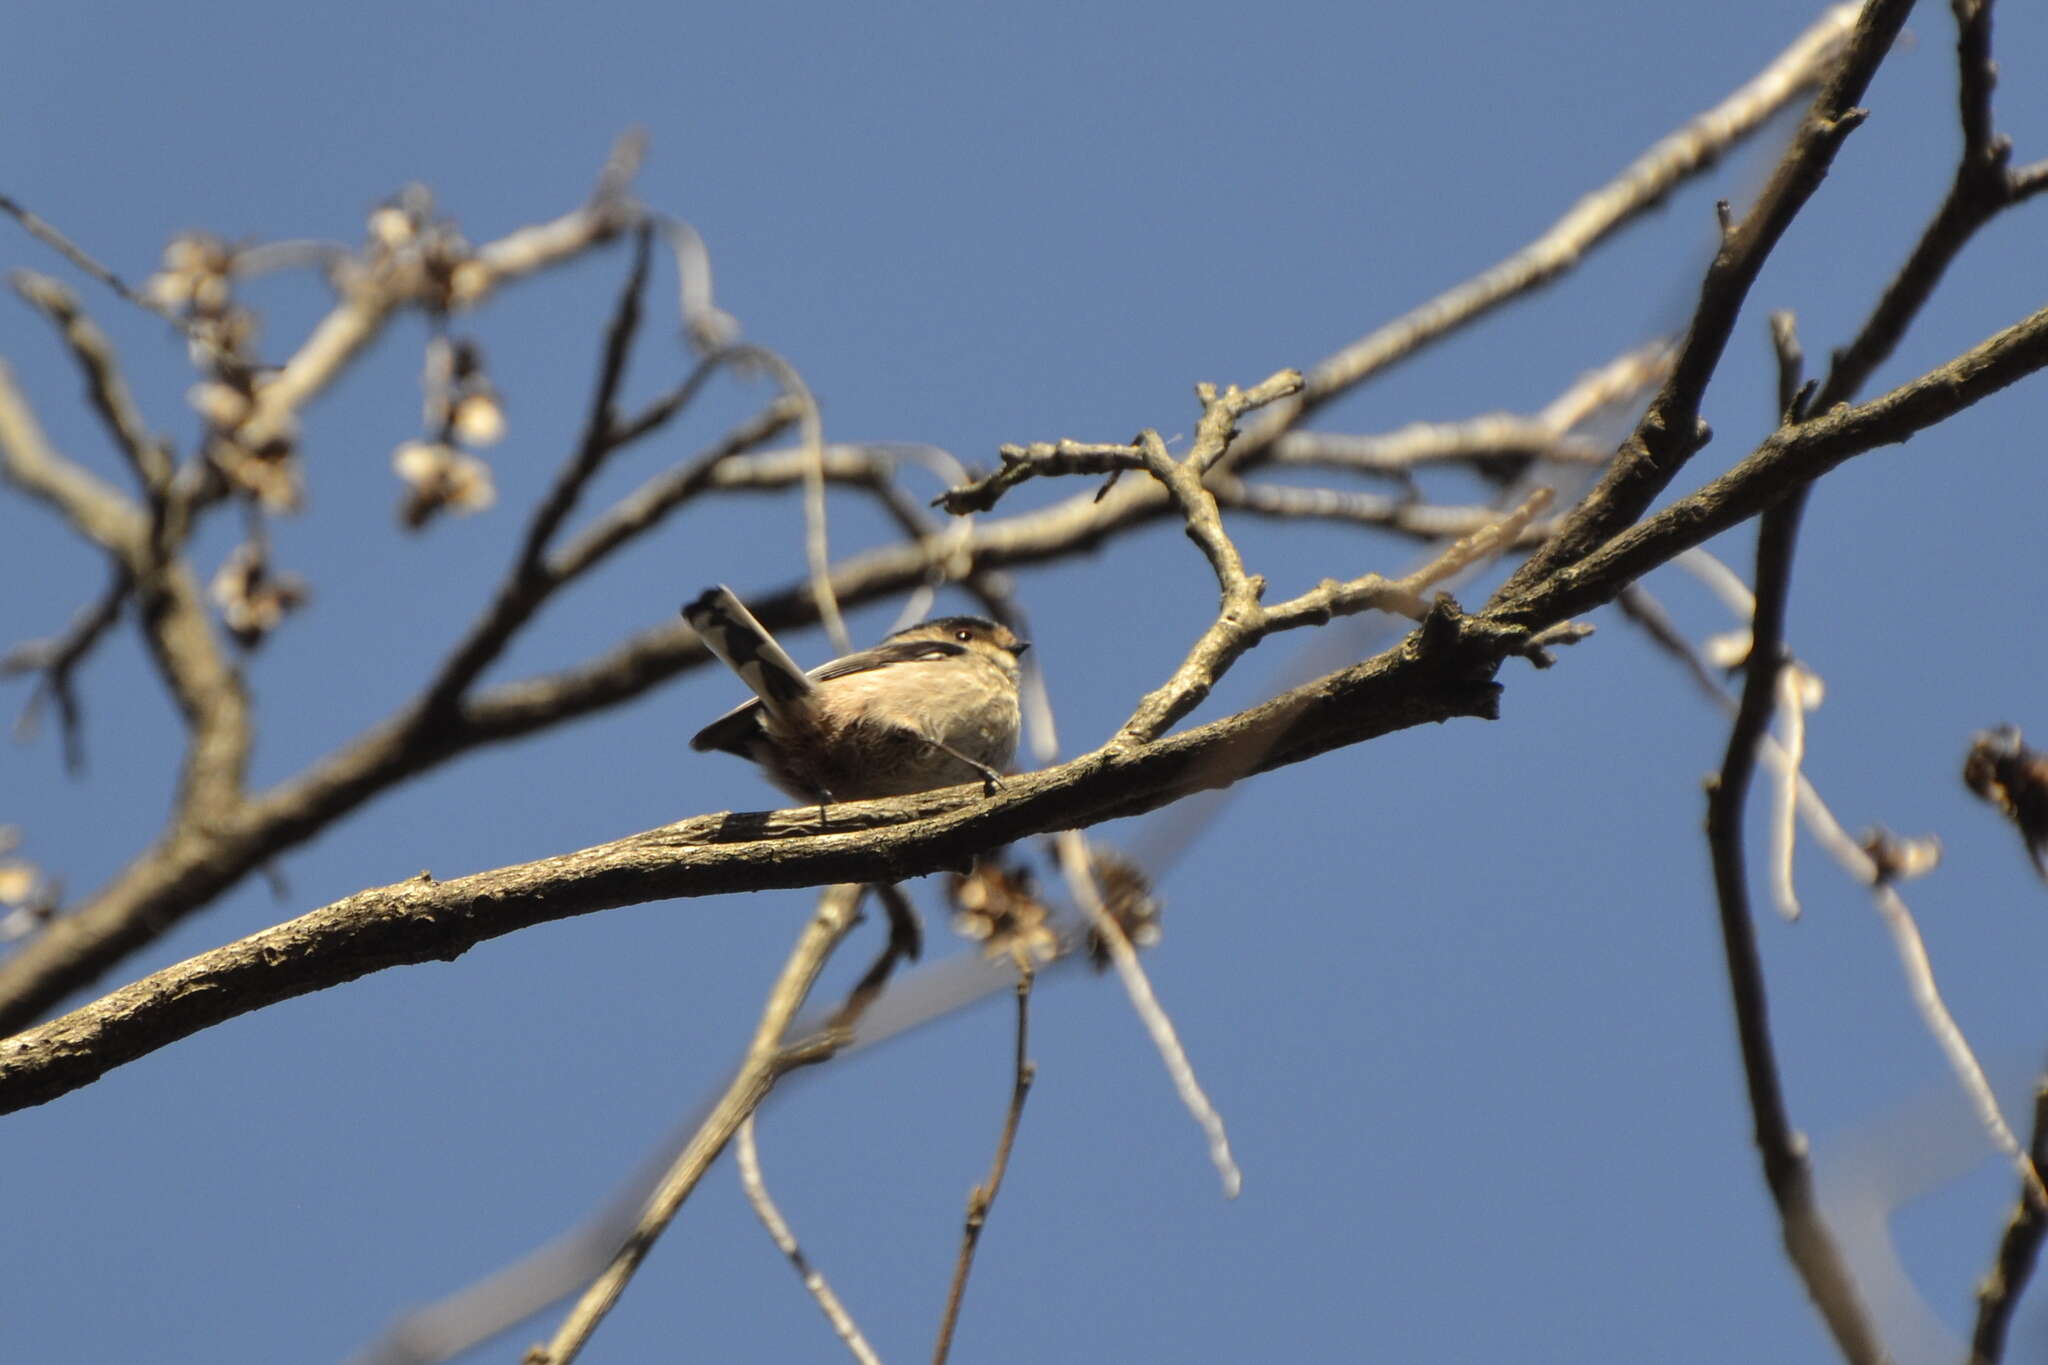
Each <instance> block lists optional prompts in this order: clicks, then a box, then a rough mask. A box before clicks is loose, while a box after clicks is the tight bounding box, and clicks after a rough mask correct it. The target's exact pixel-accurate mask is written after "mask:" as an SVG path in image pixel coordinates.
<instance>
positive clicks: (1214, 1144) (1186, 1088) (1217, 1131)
mask: <svg viewBox="0 0 2048 1365" xmlns="http://www.w3.org/2000/svg"><path fill="white" fill-rule="evenodd" d="M1054 846H1055V848H1056V850H1057V852H1058V854H1059V864H1060V872H1061V873H1062V874H1063V875H1064V876H1065V877H1066V880H1067V889H1068V891H1069V892H1070V893H1071V894H1072V896H1073V898H1074V904H1076V905H1078V906H1079V907H1081V912H1082V913H1083V914H1085V915H1086V916H1087V917H1088V926H1089V929H1090V931H1091V934H1092V938H1091V940H1090V941H1091V943H1092V944H1093V945H1094V949H1093V950H1094V951H1096V952H1099V953H1100V954H1101V955H1102V956H1103V957H1106V958H1107V959H1108V961H1109V965H1110V966H1112V967H1114V968H1115V969H1116V974H1117V980H1118V981H1119V982H1121V983H1122V985H1123V988H1124V994H1125V995H1126V996H1127V997H1128V998H1129V999H1130V1002H1131V1009H1132V1011H1133V1012H1134V1013H1135V1014H1136V1015H1137V1016H1138V1022H1140V1023H1141V1024H1143V1025H1144V1026H1145V1033H1146V1035H1147V1036H1148V1037H1150V1038H1151V1040H1152V1046H1153V1047H1154V1048H1156V1049H1157V1050H1158V1052H1159V1057H1160V1060H1161V1061H1163V1062H1164V1063H1166V1074H1167V1077H1168V1078H1169V1079H1170V1080H1172V1082H1173V1090H1174V1093H1175V1094H1176V1095H1178V1096H1180V1102H1181V1103H1182V1104H1183V1105H1184V1106H1186V1108H1187V1111H1188V1113H1190V1114H1192V1115H1194V1119H1195V1122H1196V1123H1197V1124H1198V1125H1200V1127H1201V1129H1202V1136H1203V1137H1204V1138H1205V1139H1207V1141H1208V1145H1209V1161H1210V1164H1212V1165H1213V1166H1215V1168H1216V1174H1217V1176H1218V1177H1219V1178H1220V1179H1221V1180H1222V1181H1223V1197H1224V1198H1225V1199H1235V1198H1237V1196H1238V1193H1239V1192H1240V1191H1241V1190H1243V1189H1244V1173H1243V1172H1242V1171H1240V1170H1239V1169H1238V1166H1237V1158H1236V1157H1235V1156H1233V1155H1232V1154H1231V1151H1230V1135H1229V1133H1228V1132H1227V1131H1226V1130H1225V1128H1224V1126H1223V1115H1222V1114H1221V1113H1220V1112H1218V1110H1217V1108H1216V1106H1215V1105H1214V1104H1213V1103H1211V1102H1210V1100H1209V1096H1208V1093H1207V1092H1206V1091H1204V1090H1203V1089H1202V1083H1201V1082H1200V1081H1199V1080H1197V1079H1195V1067H1194V1063H1193V1062H1191V1061H1189V1060H1188V1053H1187V1049H1186V1048H1184V1047H1182V1046H1181V1041H1180V1033H1179V1031H1178V1030H1176V1029H1175V1028H1174V1026H1173V1019H1172V1018H1171V1016H1169V1015H1168V1014H1167V1013H1166V1007H1165V1006H1164V1005H1161V1004H1160V1003H1159V997H1158V996H1157V994H1155V993H1154V992H1153V990H1152V982H1151V979H1150V978H1149V977H1147V976H1146V975H1145V967H1144V964H1143V963H1141V962H1139V961H1138V954H1137V951H1136V950H1135V949H1134V948H1133V947H1132V946H1131V936H1130V935H1129V934H1127V933H1125V932H1124V926H1123V925H1122V924H1121V923H1119V922H1118V921H1117V917H1116V916H1115V915H1113V914H1111V913H1110V910H1109V906H1108V905H1107V904H1106V903H1105V901H1104V899H1103V895H1102V887H1101V886H1100V884H1098V883H1097V881H1096V875H1095V874H1096V870H1095V857H1094V854H1093V852H1092V851H1091V850H1090V849H1089V847H1088V839H1087V837H1086V836H1085V835H1083V834H1082V833H1081V831H1079V830H1075V829H1069V830H1062V831H1060V833H1059V834H1058V835H1056V836H1055V837H1054Z"/></svg>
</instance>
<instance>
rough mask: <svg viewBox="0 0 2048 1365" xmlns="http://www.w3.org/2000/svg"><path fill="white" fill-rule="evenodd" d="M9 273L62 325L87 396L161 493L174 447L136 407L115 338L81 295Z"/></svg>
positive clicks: (152, 489)
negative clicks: (87, 308)
mask: <svg viewBox="0 0 2048 1365" xmlns="http://www.w3.org/2000/svg"><path fill="white" fill-rule="evenodd" d="M9 278H10V279H11V280H12V282H13V284H14V289H15V292H16V293H18V294H20V295H21V296H22V297H23V298H25V299H27V300H28V301H29V302H30V303H32V304H34V305H35V306H36V307H37V308H38V309H40V310H41V311H42V313H43V314H44V316H46V317H48V318H49V319H50V321H51V322H53V323H55V324H56V326H57V328H58V331H59V332H60V333H61V334H62V335H63V337H64V343H65V345H66V346H67V347H69V348H70V351H71V355H72V358H73V359H74V360H76V361H77V362H78V367H79V369H80V370H81V371H83V372H84V374H85V391H86V396H87V397H88V398H89V399H90V400H91V402H92V406H93V410H94V411H95V412H97V413H98V414H99V415H100V421H101V422H102V424H104V425H105V427H106V428H107V431H108V432H109V434H111V435H112V436H113V438H114V444H115V446H116V447H117V448H118V449H119V450H120V452H121V454H122V455H123V456H124V457H126V459H127V461H128V464H129V466H130V467H131V468H132V469H134V471H135V475H136V477H137V478H138V479H139V480H140V481H141V483H142V486H143V488H144V490H145V491H147V492H148V493H149V494H151V495H152V496H153V497H161V496H162V494H163V492H164V490H165V488H167V487H168V486H169V484H170V481H171V456H170V452H169V451H168V450H166V449H165V448H164V443H163V442H162V441H160V440H158V439H157V438H156V437H155V436H153V435H151V434H150V431H149V427H148V425H147V424H146V423H145V422H144V421H143V419H142V412H141V410H140V409H139V408H137V407H136V406H135V398H134V395H132V394H131V393H129V391H128V383H127V381H126V380H125V379H123V378H122V377H121V362H120V360H119V359H118V358H117V357H116V356H115V354H114V346H113V343H112V342H110V341H108V340H107V337H106V333H104V332H102V331H100V329H99V328H98V327H96V326H94V325H93V321H92V319H91V318H89V317H87V316H86V315H85V310H84V308H83V307H82V306H80V304H79V302H78V296H77V295H75V294H73V293H72V292H71V291H70V290H69V289H66V288H65V287H64V286H63V285H61V284H59V283H58V282H57V281H55V280H53V279H50V278H49V277H48V276H46V275H38V274H36V273H34V272H33V271H28V270H17V271H15V272H14V273H13V275H11V276H10V277H9Z"/></svg>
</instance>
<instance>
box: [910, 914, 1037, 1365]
mask: <svg viewBox="0 0 2048 1365" xmlns="http://www.w3.org/2000/svg"><path fill="white" fill-rule="evenodd" d="M1014 961H1015V963H1016V967H1017V1049H1016V1056H1015V1060H1014V1063H1013V1067H1014V1071H1013V1079H1012V1081H1011V1083H1010V1107H1009V1109H1008V1110H1007V1111H1005V1112H1004V1114H1003V1131H1002V1134H1001V1136H999V1137H998V1138H997V1139H996V1155H995V1160H994V1161H992V1162H991V1163H990V1164H989V1169H988V1179H987V1180H986V1181H984V1182H983V1183H981V1184H979V1185H976V1186H975V1187H974V1188H973V1189H972V1190H970V1191H969V1192H968V1195H967V1221H966V1224H965V1226H964V1228H963V1229H962V1231H961V1234H960V1255H959V1257H958V1258H957V1259H956V1260H955V1261H954V1263H953V1281H952V1284H951V1286H950V1287H948V1289H947V1290H946V1310H945V1313H944V1314H943V1315H942V1316H941V1317H940V1319H939V1337H938V1342H937V1344H936V1345H934V1346H933V1347H932V1365H946V1357H947V1356H948V1355H950V1354H951V1353H952V1350H953V1329H954V1328H955V1327H956V1326H957V1325H958V1324H959V1321H960V1302H961V1300H962V1298H964V1297H965V1295H966V1293H967V1276H968V1272H969V1271H971V1270H972V1269H973V1268H974V1251H975V1248H976V1247H978V1246H980V1245H981V1230H982V1229H983V1228H984V1227H986V1226H987V1224H988V1211H989V1209H990V1208H992V1207H993V1206H994V1204H995V1202H996V1195H997V1194H998V1193H999V1192H1000V1191H1001V1190H1002V1188H1003V1176H1004V1175H1005V1174H1006V1173H1007V1172H1008V1171H1009V1169H1010V1149H1011V1147H1013V1146H1014V1145H1015V1144H1016V1141H1017V1123H1018V1120H1020V1119H1022V1118H1023V1117H1024V1101H1025V1099H1026V1097H1028V1096H1029V1095H1030V1093H1031V1082H1032V1080H1033V1079H1034V1078H1035V1077H1036V1075H1037V1071H1038V1069H1037V1067H1035V1066H1034V1065H1033V1064H1032V1062H1031V1055H1030V1052H1029V1050H1028V1044H1029V1042H1030V1035H1031V982H1032V978H1033V975H1034V972H1033V968H1032V965H1031V956H1030V954H1029V953H1020V954H1018V955H1016V957H1015V959H1014Z"/></svg>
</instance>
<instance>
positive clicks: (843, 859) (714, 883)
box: [0, 606, 1522, 1112]
mask: <svg viewBox="0 0 2048 1365" xmlns="http://www.w3.org/2000/svg"><path fill="white" fill-rule="evenodd" d="M1521 643H1522V637H1520V636H1518V635H1516V634H1514V633H1513V632H1507V633H1502V632H1496V631H1493V630H1491V629H1490V628H1487V627H1485V626H1483V625H1482V624H1480V623H1478V622H1475V621H1472V620H1471V619H1470V618H1466V617H1461V616H1458V615H1457V614H1456V613H1455V612H1454V611H1452V610H1450V609H1449V608H1447V607H1441V606H1440V607H1439V608H1437V609H1436V610H1434V611H1433V612H1432V614H1431V615H1430V617H1429V619H1428V620H1427V621H1426V622H1425V623H1424V625H1423V628H1422V630H1421V631H1419V632H1416V633H1414V634H1412V635H1411V636H1410V638H1409V639H1408V640H1407V641H1406V642H1404V643H1403V644H1402V645H1400V646H1398V647H1396V648H1395V649H1392V650H1389V651H1387V652H1386V653H1384V654H1382V655H1380V656H1379V657H1378V658H1375V659H1371V660H1368V661H1366V662H1364V663H1361V664H1356V665H1354V666H1352V667H1350V668H1347V669H1344V670H1342V671H1341V672H1338V673H1333V674H1330V675H1328V676H1326V677H1322V678H1318V679H1316V680H1315V681H1313V682H1310V683H1308V684H1305V685H1304V686H1302V687H1299V688H1295V689H1293V690H1292V691H1289V692H1285V693H1282V694H1281V695H1280V696H1278V697H1276V698H1274V699H1272V700H1271V701H1268V702H1265V703H1262V704H1260V705H1258V706H1254V707H1251V708H1249V709H1248V710H1245V711H1242V712H1239V713H1238V714H1237V715H1234V716H1231V717H1228V718H1226V719H1224V720H1220V721H1212V722H1211V723H1209V724H1207V725H1203V726H1198V727H1196V728H1194V729H1191V730H1188V731H1186V732H1184V733H1182V734H1178V735H1174V736H1171V737H1168V738H1166V739H1162V740H1159V741H1156V742H1154V743H1151V744H1146V745H1139V746H1114V745H1113V746H1110V747H1106V748H1103V749H1098V750H1096V751H1095V752H1093V753H1090V754H1086V755H1083V756H1081V757H1080V758H1077V759H1074V760H1072V761H1071V762H1068V763H1065V764H1062V765H1060V766H1059V767H1056V768H1051V769H1047V770H1045V771H1043V772H1039V773H1033V774H1027V775H1024V776H1020V777H1012V778H1010V779H1008V780H1007V781H1006V782H1005V784H1004V786H1003V789H1002V790H1001V791H1000V792H998V793H997V794H996V795H995V796H994V797H983V796H982V795H981V793H980V787H979V786H978V785H972V784H970V785H969V786H966V787H958V788H952V789H949V790H945V791H938V792H926V793H922V794H920V795H917V796H909V797H896V798H892V799H889V800H885V801H864V802H848V803H843V804H840V805H835V806H834V807H833V808H832V821H831V825H830V828H829V829H827V830H820V829H819V828H818V821H817V812H816V811H815V809H813V808H809V807H805V808H803V809H800V810H795V811H788V812H783V813H780V814H773V815H770V814H759V815H747V816H741V815H734V814H730V813H724V814H718V815H709V816H700V817H697V818H695V819H692V820H687V821H683V822H682V823H680V824H676V825H670V826H667V827H665V828H662V829H659V830H654V831H651V832H649V833H647V834H643V835H637V836H634V837H632V838H629V839H624V840H620V841H617V842H614V843H611V844H605V845H600V846H598V847H596V848H592V849H586V850H584V851H582V852H580V853H571V854H565V855H562V856H558V857H553V858H544V859H542V860H540V861H538V862H534V863H527V864H523V865H520V866H517V867H510V868H504V869H500V870H499V871H495V872H485V873H478V874H475V875H472V876H468V877H463V878H459V879H456V880H454V881H448V882H435V881H433V880H432V879H431V878H425V877H422V878H416V879H414V880H411V881H407V882H401V883H398V884H396V885H393V886H388V887H381V888H377V889H373V890H369V891H364V892H360V893H358V894H356V895H354V896H350V897H348V898H346V899H344V900H341V901H337V902H335V903H334V904H333V905H330V906H328V907H326V908H324V909H321V910H316V911H313V912H312V913H310V914H307V915H303V916H300V917H299V918H298V919H295V920H291V921H288V922H287V923H284V924H281V925H277V926H275V927H274V928H271V929H267V930H264V931H263V932H261V933H258V934H255V935H252V936H251V937H248V938H245V939H242V940H239V941H238V942H236V943H233V944H230V945H228V946H226V947H223V948H219V949H215V950H213V951H212V952H209V953H205V954H202V955H200V956H199V957H195V958H192V959H190V960H188V961H186V962H184V963H181V964H179V965H177V966H174V967H171V968H168V969H166V970H164V971H161V972H157V973H154V974H152V975H150V976H147V977H144V978H143V979H142V980H140V981H137V982H135V983H133V984H131V985H129V986H125V987H123V988H121V989H120V990H117V991H115V992H114V993H113V994H111V995H109V996H106V997H104V998H102V999H101V1000H98V1001H95V1002H93V1003H91V1004H88V1005H86V1006H84V1007H82V1008H80V1009H77V1010H74V1011H72V1012H71V1013H69V1014H67V1015H64V1016H62V1017H60V1018H58V1019H54V1020H52V1021H50V1022H48V1023H46V1024H42V1025H39V1026H37V1027H34V1028H29V1029H27V1030H25V1031H23V1032H22V1033H20V1034H18V1035H16V1036H15V1037H12V1038H6V1039H0V1112H7V1111H11V1110H13V1109H19V1108H22V1107H25V1106H28V1105H33V1104H40V1103H43V1102H45V1101H48V1100H51V1099H54V1098H56V1097H57V1096H58V1095H61V1094H63V1093H65V1092H67V1091H70V1090H74V1089H77V1088H78V1087H79V1086H82V1085H86V1084H89V1083H90V1082H91V1081H93V1080H95V1079H97V1078H98V1077H99V1076H100V1075H102V1074H104V1073H105V1072H106V1071H108V1070H110V1069H111V1068H113V1067H115V1066H118V1065H120V1064H122V1063H123V1062H127V1061H132V1060H133V1059H135V1058H137V1057H140V1056H144V1055H146V1054H148V1053H150V1052H153V1051H155V1050H156V1049H157V1048H160V1047H162V1046H164V1045H166V1044H168V1043H171V1042H174V1041H176V1040H177V1039H179V1038H183V1037H188V1036H190V1035H191V1034H193V1033H196V1032H198V1031H199V1030H201V1029H204V1028H207V1027H209V1026H211V1025H213V1024H216V1023H219V1022H222V1021H223V1020H226V1019H230V1018H234V1017H236V1016H239V1015H242V1014H246V1013H249V1012H250V1011H252V1010H256V1009H260V1008H262V1007H263V1006H264V1005H267V1004H274V1003H276V1002H277V1001H280V1000H286V999H291V998H293V997H296V996H300V995H304V994H307V993H309V992H311V991H315V990H321V989H324V988H326V987H328V986H334V985H339V984H341V983H342V982H344V981H351V980H354V979H355V978H357V977H359V976H363V975H365V974H367V973H369V972H372V971H376V970H379V969H380V968H383V967H391V966H398V965H401V964H403V963H411V962H426V961H436V960H447V959H450V958H453V957H456V956H459V955H460V954H461V953H462V952H463V951H465V950H466V949H468V948H469V947H471V946H473V945H474V944H477V943H480V942H483V941H484V940H486V939H490V938H495V937H498V936H499V935H501V934H506V933H511V932H513V931H515V930H517V929H520V928H524V927H526V926H527V925H530V924H538V923H543V922H546V921H550V920H556V919H563V918H567V917H569V916H571V915H577V914H586V913H589V912H591V911H595V910H603V909H609V908H612V907H614V906H619V905H628V904H640V903H644V902H646V901H651V900H661V899H667V898H671V897H686V896H706V895H718V894H723V893H726V892H733V891H752V890H763V889H767V888H771V887H796V886H817V885H822V884H825V883H836V882H877V881H898V880H902V879H904V878H906V877H912V876H919V875H923V874H925V873H928V872H935V871H940V870H943V869H947V868H953V867H958V866H960V865H961V864H962V863H964V862H965V861H966V860H968V859H969V858H971V857H972V856H973V855H974V854H976V853H978V852H982V851H985V850H987V849H991V848H995V847H997V846H999V845H1002V844H1005V843H1010V842H1013V841H1014V840H1016V839H1019V838H1023V837H1027V836H1029V835H1032V834H1041V833H1047V832H1050V831H1053V830H1059V829H1072V828H1079V827H1083V826H1087V825H1093V824H1098V823H1100V822H1102V821H1104V820H1110V819H1116V818H1119V817H1123V816H1129V815H1137V814H1141V813H1143V812H1144V811H1147V810H1153V809H1157V808H1158V807H1160V806H1162V805H1166V804H1169V803H1170V802H1172V801H1175V800H1177V799H1179V798H1181V797H1183V796H1186V795H1188V794H1190V793H1191V792H1194V791H1198V790H1204V789H1207V788H1212V787H1223V786H1228V785H1230V784H1231V783H1233V782H1235V781H1237V780H1239V779H1240V778H1242V777H1244V776H1247V775H1250V774H1252V773H1256V772H1266V771H1270V770H1272V769H1274V768H1278V767H1282V766H1284V765H1287V764H1290V763H1297V762H1302V761H1304V760H1307V759H1309V758H1313V757H1315V756H1316V755H1318V754H1321V753H1325V752H1328V751H1329V750H1331V749H1334V748H1339V747H1342V746H1345V745H1349V744H1356V743H1362V742H1364V741H1365V740H1368V739H1371V738H1374V737H1376V736H1378V735H1382V734H1387V733H1391V732H1392V731H1395V730H1401V729H1406V728H1408V727H1410V726H1412V725H1418V724H1422V723H1424V722H1428V721H1441V720H1446V719H1449V718H1450V717H1452V716H1486V717H1490V716H1492V715H1493V714H1494V713H1495V709H1496V705H1497V694H1498V691H1499V688H1498V686H1497V685H1496V684H1495V683H1494V682H1493V681H1492V674H1493V672H1494V670H1495V669H1496V668H1497V667H1498V665H1499V662H1500V660H1501V658H1502V657H1503V656H1504V655H1505V654H1507V653H1511V652H1513V651H1514V650H1515V649H1516V648H1518V647H1519V646H1520V645H1521ZM174 870H175V871H176V872H177V873H178V874H179V875H180V876H182V877H187V878H193V879H198V878H202V877H205V876H208V875H218V874H217V873H215V872H214V871H213V870H212V869H211V868H210V866H199V867H191V868H186V867H182V866H181V867H179V868H177V869H174ZM78 918H79V916H77V915H73V916H69V917H67V918H65V919H63V920H60V921H58V922H57V923H56V924H54V925H52V926H51V928H50V931H49V933H46V934H45V935H43V936H42V938H41V939H38V940H37V942H36V943H35V944H31V945H29V948H28V949H26V950H25V951H32V950H33V949H35V948H37V947H39V946H40V945H41V943H42V940H43V939H47V938H49V937H50V936H51V935H53V934H55V933H57V932H59V931H61V930H63V929H64V928H65V927H66V926H67V925H69V924H70V923H72V922H73V921H75V920H76V919H78Z"/></svg>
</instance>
